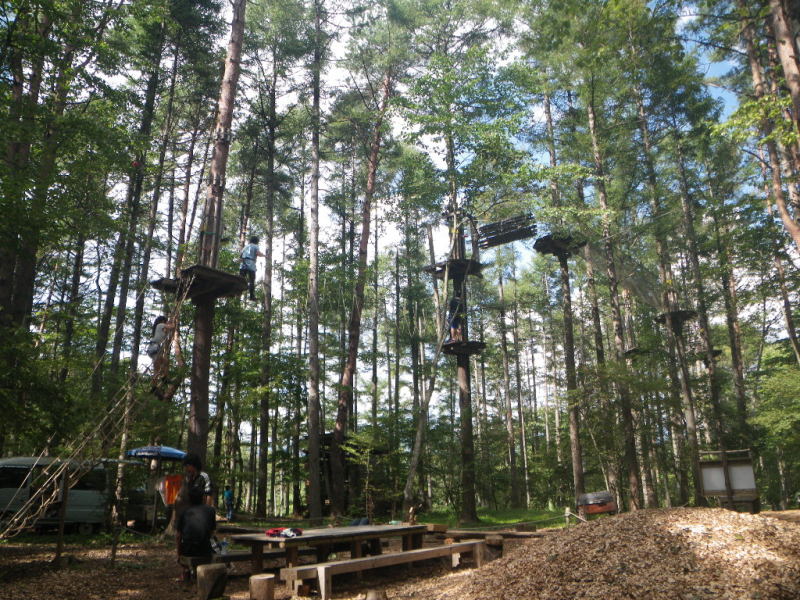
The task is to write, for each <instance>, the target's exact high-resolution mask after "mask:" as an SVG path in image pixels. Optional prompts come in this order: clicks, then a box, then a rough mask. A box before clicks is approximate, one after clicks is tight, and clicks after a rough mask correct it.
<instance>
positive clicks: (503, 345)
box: [497, 274, 522, 508]
mask: <svg viewBox="0 0 800 600" xmlns="http://www.w3.org/2000/svg"><path fill="white" fill-rule="evenodd" d="M497 289H498V293H499V295H500V315H499V321H498V323H499V325H500V354H501V355H502V357H503V404H504V407H505V417H506V419H505V420H506V454H507V456H508V471H509V476H510V478H511V506H512V508H521V506H522V500H521V495H520V489H519V472H518V470H517V448H516V434H515V432H514V413H513V411H512V408H511V380H510V374H509V366H508V342H507V340H506V309H505V297H504V296H505V295H504V293H503V275H502V274H501V275H500V276H499V278H498V280H497Z"/></svg>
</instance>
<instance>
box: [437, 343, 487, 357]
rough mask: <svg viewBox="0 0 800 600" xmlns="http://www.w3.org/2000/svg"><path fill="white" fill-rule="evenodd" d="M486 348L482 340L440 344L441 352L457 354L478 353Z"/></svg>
mask: <svg viewBox="0 0 800 600" xmlns="http://www.w3.org/2000/svg"><path fill="white" fill-rule="evenodd" d="M485 349H486V344H484V343H483V342H447V343H446V344H442V352H443V353H444V354H450V355H452V356H457V355H459V354H467V355H472V354H480V353H481V352H483V351H484V350H485Z"/></svg>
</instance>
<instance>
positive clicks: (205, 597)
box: [197, 563, 228, 600]
mask: <svg viewBox="0 0 800 600" xmlns="http://www.w3.org/2000/svg"><path fill="white" fill-rule="evenodd" d="M227 584H228V567H226V566H225V565H224V564H222V563H215V564H211V565H199V566H198V567H197V598H198V600H212V599H213V598H219V597H220V596H222V594H223V593H224V592H225V586H226V585H227Z"/></svg>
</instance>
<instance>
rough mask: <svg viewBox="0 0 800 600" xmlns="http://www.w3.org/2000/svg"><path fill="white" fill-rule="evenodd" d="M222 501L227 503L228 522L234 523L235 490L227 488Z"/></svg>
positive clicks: (226, 514) (227, 486)
mask: <svg viewBox="0 0 800 600" xmlns="http://www.w3.org/2000/svg"><path fill="white" fill-rule="evenodd" d="M222 499H223V500H224V501H225V516H226V517H227V519H228V521H233V490H232V489H231V486H229V485H226V486H225V491H224V492H222Z"/></svg>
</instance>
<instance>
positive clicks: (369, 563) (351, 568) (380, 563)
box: [281, 540, 486, 600]
mask: <svg viewBox="0 0 800 600" xmlns="http://www.w3.org/2000/svg"><path fill="white" fill-rule="evenodd" d="M485 548H486V542H484V541H483V540H479V541H473V542H461V543H458V544H448V545H445V546H434V547H432V548H419V549H418V550H407V551H405V552H397V553H394V554H381V555H379V556H367V557H365V558H353V559H350V560H337V561H332V562H326V563H317V564H313V565H303V566H299V567H285V568H283V569H281V579H283V580H284V581H285V582H286V584H287V585H289V584H293V585H292V587H293V589H294V590H295V594H296V595H299V594H298V591H299V588H300V586H301V585H302V583H303V581H304V580H307V579H316V580H317V584H318V586H319V593H320V596H321V597H322V600H328V599H329V598H330V597H331V587H332V586H331V578H332V576H333V575H339V574H342V573H360V572H362V571H366V570H368V569H377V568H380V567H388V566H392V565H400V564H404V563H412V562H417V561H420V560H426V559H430V558H439V557H442V556H450V557H452V562H451V565H452V566H453V567H455V566H457V565H458V563H459V559H460V557H461V555H462V554H472V556H473V557H474V560H475V564H476V565H477V566H479V567H480V566H481V565H482V564H483V554H484V550H485Z"/></svg>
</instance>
